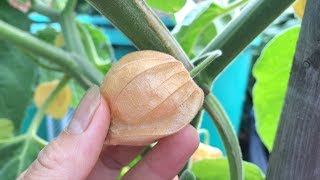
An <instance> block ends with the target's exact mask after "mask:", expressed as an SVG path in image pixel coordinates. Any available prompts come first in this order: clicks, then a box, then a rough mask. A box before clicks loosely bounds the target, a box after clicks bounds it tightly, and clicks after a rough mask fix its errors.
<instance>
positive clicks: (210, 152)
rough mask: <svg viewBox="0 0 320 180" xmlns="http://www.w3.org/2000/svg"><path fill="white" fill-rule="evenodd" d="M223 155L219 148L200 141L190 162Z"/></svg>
mask: <svg viewBox="0 0 320 180" xmlns="http://www.w3.org/2000/svg"><path fill="white" fill-rule="evenodd" d="M221 157H223V155H222V152H221V150H220V149H219V148H216V147H212V146H209V145H206V144H203V143H200V145H199V147H198V149H197V150H196V152H194V154H193V155H192V158H191V159H192V162H196V161H200V160H203V159H216V158H221Z"/></svg>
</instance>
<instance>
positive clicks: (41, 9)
mask: <svg viewBox="0 0 320 180" xmlns="http://www.w3.org/2000/svg"><path fill="white" fill-rule="evenodd" d="M31 10H33V11H35V12H37V13H40V14H42V15H45V16H47V17H48V18H50V19H51V20H53V21H57V20H58V19H59V16H60V14H59V12H57V11H55V10H53V9H50V8H47V7H45V6H41V5H39V4H36V3H34V4H32V7H31Z"/></svg>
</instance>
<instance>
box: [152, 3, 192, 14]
mask: <svg viewBox="0 0 320 180" xmlns="http://www.w3.org/2000/svg"><path fill="white" fill-rule="evenodd" d="M146 2H147V3H148V5H149V6H151V7H152V8H155V9H157V10H159V11H163V12H166V13H175V12H177V11H179V10H180V9H181V8H182V7H183V6H184V5H185V4H186V2H187V1H186V0H146Z"/></svg>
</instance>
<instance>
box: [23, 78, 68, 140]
mask: <svg viewBox="0 0 320 180" xmlns="http://www.w3.org/2000/svg"><path fill="white" fill-rule="evenodd" d="M69 79H70V78H69V76H67V75H65V76H64V77H63V78H62V80H61V81H60V82H59V84H58V85H57V87H56V88H55V89H54V90H53V91H52V92H51V93H50V95H49V96H48V97H47V99H46V100H45V101H44V102H43V104H42V105H41V107H40V108H39V109H38V111H37V113H36V115H35V116H34V118H33V120H32V123H31V125H30V126H29V129H28V131H27V134H30V135H36V133H37V130H38V128H39V126H40V123H41V121H42V119H43V117H44V115H45V112H46V110H47V108H48V107H49V106H50V104H51V102H52V101H53V100H54V98H55V97H56V96H57V95H58V94H59V92H60V91H61V90H62V88H63V87H64V86H65V85H66V84H67V83H68V81H69Z"/></svg>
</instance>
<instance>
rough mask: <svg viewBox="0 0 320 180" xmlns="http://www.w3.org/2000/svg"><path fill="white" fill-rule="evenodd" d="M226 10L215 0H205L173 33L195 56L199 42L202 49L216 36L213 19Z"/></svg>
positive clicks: (189, 52)
mask: <svg viewBox="0 0 320 180" xmlns="http://www.w3.org/2000/svg"><path fill="white" fill-rule="evenodd" d="M225 12H226V8H224V7H222V6H220V5H218V4H216V3H215V2H211V1H205V2H202V3H199V4H198V5H197V6H196V7H195V9H193V10H192V11H191V13H189V14H188V15H187V16H186V17H185V19H184V20H183V21H182V23H181V24H178V25H177V26H176V27H175V29H174V30H173V31H172V33H173V35H174V36H175V38H176V39H177V41H178V42H179V43H180V45H181V46H182V48H183V49H184V51H185V52H186V53H187V55H188V56H189V57H191V58H193V57H194V56H195V55H196V53H197V52H198V51H199V43H200V44H201V46H200V48H201V50H202V47H204V46H205V45H206V44H207V43H208V42H210V41H211V40H212V39H213V37H215V36H216V34H217V30H216V28H215V25H214V24H213V20H214V19H215V18H217V17H218V16H220V15H222V14H224V13H225ZM198 39H199V40H198Z"/></svg>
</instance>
